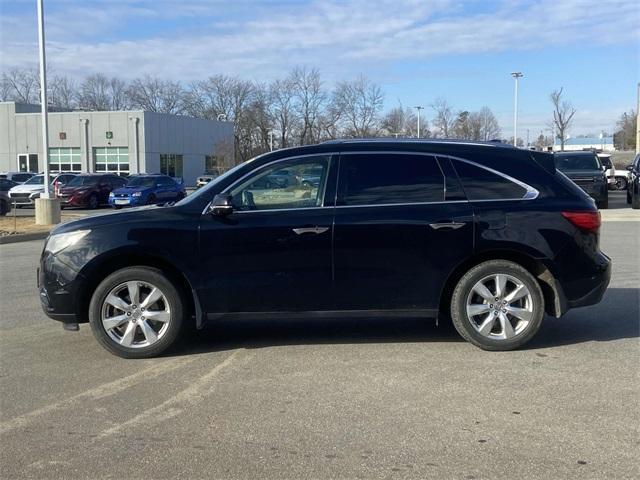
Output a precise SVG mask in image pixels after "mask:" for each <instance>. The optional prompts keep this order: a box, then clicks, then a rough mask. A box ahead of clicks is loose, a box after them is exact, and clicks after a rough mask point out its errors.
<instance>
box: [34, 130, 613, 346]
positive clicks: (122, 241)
mask: <svg viewBox="0 0 640 480" xmlns="http://www.w3.org/2000/svg"><path fill="white" fill-rule="evenodd" d="M282 171H286V172H287V174H290V175H291V176H294V177H297V178H303V177H305V176H310V175H313V176H316V177H319V178H318V181H314V182H308V183H306V184H304V183H302V182H294V183H292V184H288V185H286V186H285V185H280V184H273V183H271V184H269V186H267V182H266V181H265V179H266V178H272V177H273V176H274V175H278V174H279V173H280V172H282ZM599 228H600V214H599V212H598V211H597V209H596V207H595V205H594V204H593V201H592V200H591V199H590V198H589V197H588V196H587V195H586V194H585V193H584V192H583V191H582V190H581V189H579V188H578V187H577V186H576V185H575V184H574V183H572V182H571V181H570V180H568V179H567V177H566V176H564V175H563V174H561V173H558V172H557V171H556V167H555V163H554V157H553V155H551V154H547V153H539V152H532V151H528V150H520V149H516V148H513V147H509V146H503V145H500V144H493V143H487V144H483V143H462V142H449V141H422V140H421V141H397V140H395V141H387V140H385V141H375V140H366V141H365V140H345V141H334V142H328V143H324V144H321V145H315V146H308V147H300V148H291V149H284V150H279V151H275V152H271V153H268V154H266V155H262V156H260V157H257V158H255V159H253V160H250V161H249V162H246V163H244V164H242V165H239V166H237V167H235V168H234V169H232V170H230V171H228V172H227V173H225V174H224V175H221V176H220V177H218V178H216V179H215V180H214V181H212V182H211V183H209V184H208V185H207V186H206V187H204V188H202V189H200V190H198V191H197V192H195V193H194V194H192V195H190V196H189V197H187V198H185V199H183V200H181V201H180V202H178V203H176V204H175V205H168V206H163V207H160V206H151V207H142V208H140V209H135V210H131V211H127V212H119V213H112V214H107V215H101V216H97V217H93V218H84V219H81V220H77V221H74V222H69V223H65V224H63V225H60V226H58V227H57V228H56V229H55V230H53V231H52V232H51V235H50V236H49V238H48V239H47V241H46V244H45V247H44V251H43V254H42V258H41V263H40V272H39V275H38V279H39V281H38V283H39V289H40V299H41V301H42V306H43V308H44V311H45V313H46V314H47V315H48V316H49V317H51V318H53V319H55V320H59V321H62V322H64V324H65V327H66V328H67V329H70V330H75V329H77V327H78V325H77V324H78V323H80V322H86V321H89V322H90V324H91V327H92V329H93V332H94V334H95V336H96V338H97V339H98V341H99V342H100V343H101V344H102V345H103V346H104V347H105V348H107V349H108V350H110V351H111V352H113V353H114V354H116V355H120V356H122V357H129V358H131V357H138V358H139V357H149V356H152V355H157V354H159V353H161V352H162V351H164V350H165V349H166V348H168V347H169V346H170V345H172V344H173V343H174V342H175V340H176V338H177V337H178V335H179V333H180V331H181V329H182V328H183V327H188V326H190V325H195V327H197V328H202V327H203V326H204V325H205V323H206V322H209V321H216V320H217V319H222V318H246V317H263V318H265V317H273V316H276V317H284V316H295V317H304V316H307V315H310V316H314V317H318V316H327V317H338V316H348V317H355V316H375V315H387V316H393V315H396V316H408V315H412V316H416V315H417V316H422V317H427V318H435V317H437V316H438V315H440V316H441V317H450V318H451V320H452V321H453V323H454V325H455V327H456V329H457V330H458V332H460V334H461V335H462V336H463V337H464V338H465V339H467V340H468V341H469V342H471V343H473V344H474V345H477V346H479V347H481V348H484V349H487V350H509V349H513V348H516V347H519V346H520V345H523V344H524V343H526V342H527V341H528V340H529V339H531V338H532V337H533V336H534V334H535V333H536V331H537V330H538V328H539V327H540V324H541V322H542V318H543V316H544V313H545V312H546V313H548V314H550V315H553V316H555V317H560V316H561V315H563V314H564V313H565V312H567V310H569V309H570V308H573V307H581V306H585V305H592V304H594V303H597V302H599V301H600V299H601V298H602V296H603V294H604V292H605V290H606V288H607V285H608V283H609V277H610V272H611V264H610V260H609V258H608V257H607V256H606V255H604V254H603V253H602V252H601V251H600V249H599V246H598V243H599V233H598V232H599Z"/></svg>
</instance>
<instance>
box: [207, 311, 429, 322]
mask: <svg viewBox="0 0 640 480" xmlns="http://www.w3.org/2000/svg"><path fill="white" fill-rule="evenodd" d="M437 316H438V309H437V308H433V309H401V310H321V311H308V312H228V313H207V315H206V318H207V320H236V319H237V320H243V319H296V318H299V319H304V318H316V319H318V318H373V317H377V318H398V317H426V318H437Z"/></svg>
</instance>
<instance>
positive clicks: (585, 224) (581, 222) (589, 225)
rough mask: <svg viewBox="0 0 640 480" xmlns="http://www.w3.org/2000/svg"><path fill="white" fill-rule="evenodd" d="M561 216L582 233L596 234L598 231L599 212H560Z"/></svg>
mask: <svg viewBox="0 0 640 480" xmlns="http://www.w3.org/2000/svg"><path fill="white" fill-rule="evenodd" d="M562 216H563V217H564V218H566V219H567V220H569V221H570V222H571V223H572V224H573V225H574V226H576V227H577V228H579V229H580V230H582V231H584V232H592V233H597V232H598V230H599V229H600V223H601V221H600V212H598V211H596V212H593V211H586V212H562Z"/></svg>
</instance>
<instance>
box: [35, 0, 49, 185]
mask: <svg viewBox="0 0 640 480" xmlns="http://www.w3.org/2000/svg"><path fill="white" fill-rule="evenodd" d="M42 2H43V0H38V43H39V47H40V102H41V103H42V105H41V111H42V148H43V149H44V193H43V194H42V195H41V196H42V198H51V193H50V189H49V119H48V116H47V61H46V58H45V53H44V6H43V4H42Z"/></svg>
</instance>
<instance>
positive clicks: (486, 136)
mask: <svg viewBox="0 0 640 480" xmlns="http://www.w3.org/2000/svg"><path fill="white" fill-rule="evenodd" d="M469 127H470V132H471V140H481V141H485V142H488V141H489V140H495V139H497V138H499V137H500V134H501V133H502V130H501V129H500V124H499V123H498V119H497V118H496V116H495V115H494V114H493V112H492V111H491V109H490V108H489V107H482V108H481V109H480V111H478V112H473V113H471V115H469Z"/></svg>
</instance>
